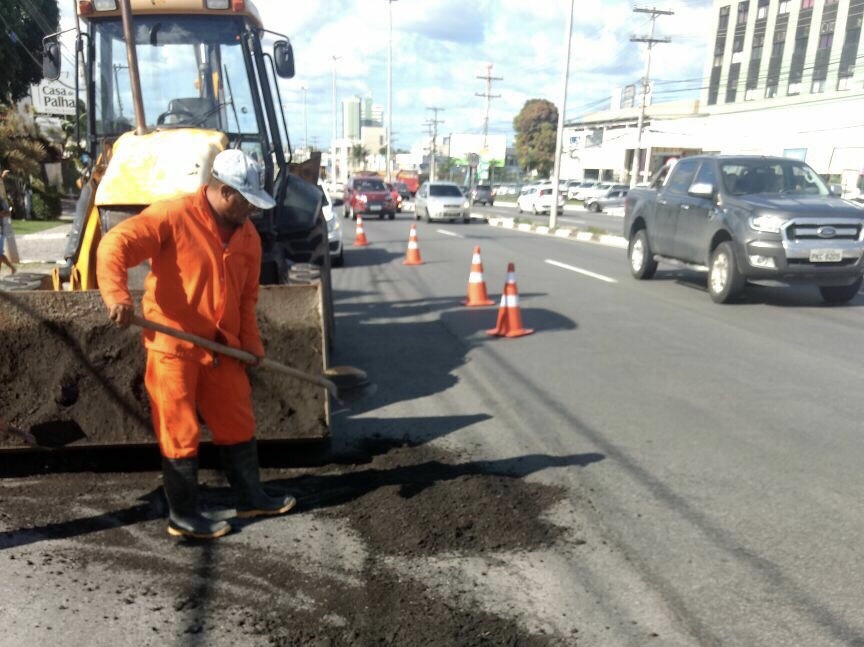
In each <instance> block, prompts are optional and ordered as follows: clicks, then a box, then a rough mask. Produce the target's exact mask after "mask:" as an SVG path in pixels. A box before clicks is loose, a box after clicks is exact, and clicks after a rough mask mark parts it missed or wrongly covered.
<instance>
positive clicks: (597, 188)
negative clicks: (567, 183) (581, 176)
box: [582, 182, 630, 204]
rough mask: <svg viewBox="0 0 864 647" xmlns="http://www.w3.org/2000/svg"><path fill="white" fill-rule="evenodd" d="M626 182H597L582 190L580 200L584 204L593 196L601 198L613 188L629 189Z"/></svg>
mask: <svg viewBox="0 0 864 647" xmlns="http://www.w3.org/2000/svg"><path fill="white" fill-rule="evenodd" d="M629 188H630V187H629V186H628V185H626V184H615V183H614V182H598V183H597V184H595V185H594V186H592V187H588V188H587V189H585V190H584V191H583V192H582V200H583V202H585V204H588V202H589V201H590V200H592V199H594V198H602V197H603V196H604V195H606V193H608V192H609V191H612V190H614V189H629Z"/></svg>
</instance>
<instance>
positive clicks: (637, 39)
mask: <svg viewBox="0 0 864 647" xmlns="http://www.w3.org/2000/svg"><path fill="white" fill-rule="evenodd" d="M633 11H634V12H635V13H647V14H651V33H650V35H648V36H633V37H631V38H630V42H633V43H647V44H648V52H647V54H646V59H645V76H643V77H642V100H641V101H640V102H639V121H638V122H637V126H636V146H635V147H634V149H633V166H632V170H631V172H630V187H631V188H632V187H634V186H636V182H638V181H639V180H638V179H639V163H640V160H639V156H640V154H641V150H640V149H641V147H642V126H643V124H644V123H645V102H646V100H647V98H648V85H649V83H650V78H651V49H652V48H653V47H654V45H655V44H656V43H669V42H671V39H670V38H668V37H665V38H654V26H655V24H656V22H657V16H671V15H673V14H674V13H675V12H674V11H669V10H668V9H657V8H655V7H651V8H650V9H646V8H643V7H634V8H633Z"/></svg>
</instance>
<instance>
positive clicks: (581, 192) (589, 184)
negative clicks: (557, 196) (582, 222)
mask: <svg viewBox="0 0 864 647" xmlns="http://www.w3.org/2000/svg"><path fill="white" fill-rule="evenodd" d="M601 184H603V183H602V182H599V181H597V180H587V181H585V182H581V183H580V184H579V186H578V187H576V188H575V189H574V190H573V191H572V192H568V194H567V197H568V198H570V199H571V200H585V194H586V193H587V192H588V191H591V190H593V189H595V188H597V187H598V186H599V185H601Z"/></svg>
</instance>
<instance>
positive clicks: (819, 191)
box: [720, 160, 829, 196]
mask: <svg viewBox="0 0 864 647" xmlns="http://www.w3.org/2000/svg"><path fill="white" fill-rule="evenodd" d="M720 171H721V174H722V176H723V186H724V187H725V189H726V192H727V193H729V194H730V195H738V196H740V195H753V194H758V193H770V194H788V195H818V196H827V195H829V191H828V187H826V186H825V183H824V182H822V179H821V178H820V177H819V176H818V175H816V173H815V172H814V171H813V169H811V168H810V167H809V166H807V165H805V164H800V163H797V162H791V161H790V162H776V161H763V160H754V161H750V160H746V161H744V160H742V161H738V160H736V161H732V162H727V163H722V164H721V165H720Z"/></svg>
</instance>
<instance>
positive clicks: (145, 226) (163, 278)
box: [96, 186, 264, 459]
mask: <svg viewBox="0 0 864 647" xmlns="http://www.w3.org/2000/svg"><path fill="white" fill-rule="evenodd" d="M148 259H149V260H150V273H149V274H148V275H147V278H146V279H145V281H144V297H143V299H142V309H143V314H144V317H145V318H147V319H150V320H152V321H156V322H158V323H162V324H165V325H168V326H171V327H173V328H179V329H181V330H184V331H186V332H189V333H193V334H195V335H198V336H201V337H205V338H207V339H212V340H215V341H219V342H221V343H224V344H228V345H229V346H233V347H235V348H242V349H244V350H246V351H249V352H250V353H253V354H255V355H257V356H259V357H261V356H263V355H264V346H263V345H262V343H261V335H260V333H259V331H258V322H257V319H256V316H255V307H256V304H257V301H258V278H259V273H260V271H261V239H260V238H259V236H258V232H257V231H256V230H255V226H254V225H253V224H252V223H251V222H250V221H249V220H246V222H244V223H243V225H242V226H241V227H239V228H238V229H237V230H235V231H234V233H233V235H231V237H230V239H229V240H228V242H227V243H223V242H222V238H221V237H220V234H219V228H218V227H217V224H216V220H215V214H214V213H213V210H212V207H211V206H210V203H209V202H208V201H207V196H206V186H203V187H201V189H200V190H199V191H198V192H197V193H193V194H190V195H188V196H184V197H182V198H178V199H176V200H170V201H166V202H160V203H156V204H153V205H151V206H150V207H148V208H146V209H145V210H144V211H142V212H141V213H140V214H139V215H137V216H134V217H132V218H129V219H128V220H125V221H123V222H121V223H120V224H118V225H116V226H115V227H113V228H112V229H111V230H110V231H109V232H108V233H107V234H106V235H105V237H104V238H103V239H102V241H101V243H100V244H99V248H98V255H97V265H96V267H97V278H98V280H99V291H100V292H101V294H102V298H103V300H104V301H105V303H106V304H108V305H112V304H115V303H126V304H130V305H131V304H132V297H131V295H130V293H129V288H128V268H130V267H134V266H136V265H138V264H139V263H142V262H144V261H145V260H148ZM143 337H144V346H145V347H146V348H147V370H146V374H145V385H146V387H147V392H148V394H149V395H150V407H151V410H152V414H153V427H154V430H155V432H156V437H157V439H158V441H159V447H160V449H161V451H162V455H163V456H165V457H166V458H173V459H177V458H189V457H192V456H196V455H197V453H198V444H199V440H200V426H199V424H198V417H197V413H198V412H200V414H201V417H202V418H203V419H204V422H205V423H207V426H208V427H209V428H210V431H211V432H212V434H213V442H214V443H215V444H219V445H233V444H237V443H242V442H246V441H248V440H251V438H252V436H253V434H254V431H255V418H254V415H253V412H252V391H251V387H250V385H249V378H248V376H247V375H246V370H245V365H244V364H243V363H242V362H239V361H237V360H235V359H233V358H229V357H225V356H222V355H219V356H214V355H213V354H212V353H211V352H210V351H208V350H205V349H202V348H199V347H197V346H195V345H194V344H192V343H191V342H187V341H183V340H180V339H176V338H174V337H171V336H170V335H166V334H164V333H160V332H156V331H151V330H145V331H144V335H143Z"/></svg>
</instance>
